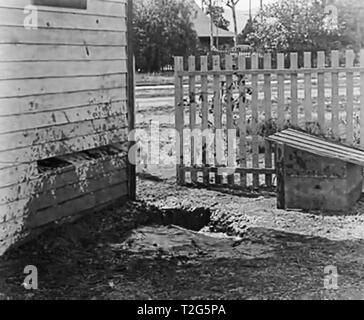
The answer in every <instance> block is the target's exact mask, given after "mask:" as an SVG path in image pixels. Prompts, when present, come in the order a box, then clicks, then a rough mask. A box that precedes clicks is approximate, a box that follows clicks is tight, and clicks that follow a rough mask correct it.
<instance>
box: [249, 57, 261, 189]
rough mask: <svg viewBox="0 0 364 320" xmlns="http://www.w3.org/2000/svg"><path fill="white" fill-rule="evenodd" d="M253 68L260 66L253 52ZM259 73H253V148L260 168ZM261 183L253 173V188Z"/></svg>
mask: <svg viewBox="0 0 364 320" xmlns="http://www.w3.org/2000/svg"><path fill="white" fill-rule="evenodd" d="M251 60H252V70H257V69H258V68H259V57H258V54H257V53H253V54H252V58H251ZM258 90H259V88H258V74H253V75H252V106H251V107H252V117H251V124H252V149H253V168H254V169H258V168H259V137H258V123H259V112H258V98H259V96H258V93H259V91H258ZM259 185H260V181H259V174H257V173H254V174H253V188H254V189H258V188H259Z"/></svg>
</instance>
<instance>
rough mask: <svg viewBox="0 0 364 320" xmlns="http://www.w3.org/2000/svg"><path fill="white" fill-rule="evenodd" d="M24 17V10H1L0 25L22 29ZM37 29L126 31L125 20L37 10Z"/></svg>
mask: <svg viewBox="0 0 364 320" xmlns="http://www.w3.org/2000/svg"><path fill="white" fill-rule="evenodd" d="M25 17H26V15H25V14H24V9H13V8H1V7H0V25H3V26H14V27H24V21H25ZM37 22H38V24H37V28H38V29H45V30H48V31H52V29H61V30H65V31H66V30H67V31H68V30H97V31H104V32H105V31H126V23H125V18H122V17H106V16H105V17H100V16H92V15H80V14H77V13H68V12H52V11H41V10H38V15H37Z"/></svg>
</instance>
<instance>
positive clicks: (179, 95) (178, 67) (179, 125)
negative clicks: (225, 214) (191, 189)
mask: <svg viewBox="0 0 364 320" xmlns="http://www.w3.org/2000/svg"><path fill="white" fill-rule="evenodd" d="M174 70H175V122H176V124H175V127H176V134H177V136H176V162H177V168H176V170H177V183H178V184H181V185H183V184H184V182H185V177H184V175H181V174H180V173H181V171H180V169H181V168H182V167H183V165H184V135H183V129H184V117H185V112H184V102H183V78H182V77H180V76H178V75H177V72H178V71H182V70H183V57H175V58H174Z"/></svg>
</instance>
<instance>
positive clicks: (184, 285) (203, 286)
mask: <svg viewBox="0 0 364 320" xmlns="http://www.w3.org/2000/svg"><path fill="white" fill-rule="evenodd" d="M151 120H160V123H161V124H162V125H165V126H166V127H168V124H173V122H174V119H173V107H172V105H166V106H163V107H162V106H161V105H160V104H158V106H157V105H156V106H155V108H151V102H150V101H149V102H148V106H146V107H140V108H139V112H138V114H137V121H138V125H140V126H141V127H143V126H144V125H146V124H148V123H149V122H150V121H151ZM146 134H147V133H146ZM173 138H174V137H173V135H172V134H170V133H168V132H167V133H165V134H164V135H163V134H162V136H161V140H162V141H161V147H162V149H163V150H164V151H165V154H166V157H165V158H166V159H164V160H165V162H166V163H164V164H163V165H162V166H155V167H151V166H146V167H143V166H141V167H140V168H139V172H140V173H139V179H138V190H137V194H138V199H137V201H135V202H129V203H127V204H125V203H117V204H115V205H113V206H112V207H109V208H106V209H104V210H102V211H101V212H98V213H93V214H90V215H88V216H85V217H84V218H82V219H81V220H79V221H77V222H76V223H74V224H71V225H64V226H58V228H54V229H50V230H48V231H47V232H45V233H44V234H42V235H41V236H40V237H38V238H36V239H34V240H32V241H30V242H28V243H27V244H25V245H23V246H21V247H19V248H17V249H14V250H12V251H10V252H9V253H7V254H6V255H5V256H4V257H2V258H0V299H30V300H31V299H239V300H240V299H259V300H265V299H313V300H315V299H363V298H364V279H363V277H364V276H363V275H364V199H363V201H362V202H360V203H359V204H358V205H357V207H356V208H354V209H353V211H352V212H349V213H348V212H343V213H342V214H341V215H335V216H334V215H325V214H322V213H320V212H310V213H305V212H296V211H281V210H277V209H276V197H275V195H274V193H271V192H261V193H251V192H250V193H247V192H243V191H241V192H237V191H234V192H233V191H231V190H230V191H229V190H206V189H192V188H186V187H181V186H177V185H176V184H175V178H174V177H175V167H174V165H168V164H167V163H168V160H170V158H173V150H174V140H173ZM144 148H146V147H145V146H144ZM201 228H202V232H198V231H199V230H200V229H201ZM27 265H34V266H36V267H37V268H38V274H39V289H38V290H36V291H27V290H25V288H24V287H23V286H22V283H23V281H24V278H25V275H24V273H23V270H24V267H25V266H27ZM329 266H331V267H334V268H336V269H337V271H338V279H337V280H338V288H337V290H327V289H325V286H324V281H325V279H326V276H327V273H326V272H325V271H327V270H328V269H326V268H327V267H329Z"/></svg>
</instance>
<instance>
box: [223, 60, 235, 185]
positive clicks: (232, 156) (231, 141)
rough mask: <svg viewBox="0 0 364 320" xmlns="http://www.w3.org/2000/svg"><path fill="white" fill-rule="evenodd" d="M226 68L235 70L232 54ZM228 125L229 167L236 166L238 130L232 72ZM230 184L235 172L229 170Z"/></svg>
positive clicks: (229, 88)
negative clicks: (236, 127) (235, 123)
mask: <svg viewBox="0 0 364 320" xmlns="http://www.w3.org/2000/svg"><path fill="white" fill-rule="evenodd" d="M225 69H226V70H227V71H232V70H233V59H232V56H231V55H227V56H226V57H225ZM226 99H227V101H226V127H227V152H228V161H227V166H228V168H234V167H235V165H236V160H235V143H236V130H235V128H234V109H233V76H232V74H231V75H230V74H229V75H227V76H226ZM228 184H229V185H230V186H233V185H234V172H228Z"/></svg>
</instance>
